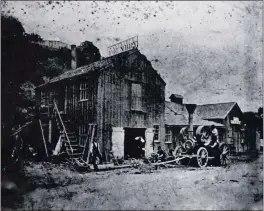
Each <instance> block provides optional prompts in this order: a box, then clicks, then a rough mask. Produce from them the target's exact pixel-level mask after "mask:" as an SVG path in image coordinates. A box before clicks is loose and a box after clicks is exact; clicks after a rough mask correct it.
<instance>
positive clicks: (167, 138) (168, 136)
mask: <svg viewBox="0 0 264 211" xmlns="http://www.w3.org/2000/svg"><path fill="white" fill-rule="evenodd" d="M171 136H172V132H171V130H170V129H169V128H168V127H166V128H165V143H166V142H167V143H171V142H172V137H171Z"/></svg>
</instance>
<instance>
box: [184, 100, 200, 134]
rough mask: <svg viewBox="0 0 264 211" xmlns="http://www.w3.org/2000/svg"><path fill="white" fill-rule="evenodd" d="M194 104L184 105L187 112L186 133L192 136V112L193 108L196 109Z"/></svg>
mask: <svg viewBox="0 0 264 211" xmlns="http://www.w3.org/2000/svg"><path fill="white" fill-rule="evenodd" d="M196 106H197V105H196V104H185V107H186V109H187V111H188V113H189V128H188V133H189V137H191V138H192V137H193V113H194V110H195V109H196Z"/></svg>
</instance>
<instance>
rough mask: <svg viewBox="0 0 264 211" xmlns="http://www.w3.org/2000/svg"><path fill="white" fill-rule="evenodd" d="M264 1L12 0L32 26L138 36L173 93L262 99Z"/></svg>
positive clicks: (12, 9)
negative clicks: (263, 17) (108, 0)
mask: <svg viewBox="0 0 264 211" xmlns="http://www.w3.org/2000/svg"><path fill="white" fill-rule="evenodd" d="M262 6H263V3H262V1H258V2H257V1H255V2H254V1H224V2H223V1H191V2H188V1H142V2H139V1H110V2H106V1H97V2H96V1H95V2H93V1H74V2H73V1H52V2H51V1H50V2H48V1H39V2H38V1H7V2H6V3H5V4H4V6H3V9H2V10H3V12H4V13H5V14H9V15H12V16H14V17H17V18H18V19H19V20H20V21H21V23H22V24H23V26H24V28H25V30H26V31H27V32H28V33H37V34H39V35H40V36H41V37H42V38H43V39H56V40H61V41H63V42H66V43H68V44H76V45H79V44H80V43H81V42H83V41H85V40H88V41H91V42H93V44H94V45H95V46H97V47H98V48H99V49H100V53H101V55H102V56H104V57H106V56H107V47H108V46H110V45H113V44H115V43H117V42H120V41H122V40H125V39H127V38H129V37H133V36H136V35H138V40H139V47H138V48H139V50H140V52H141V53H142V54H144V55H145V56H146V57H147V58H148V60H150V61H151V63H152V66H153V67H154V69H156V70H157V72H158V73H159V74H160V75H161V77H162V78H163V79H164V81H165V82H166V99H167V100H168V98H169V96H170V94H180V95H183V97H184V103H197V104H207V103H219V102H237V103H238V105H239V106H240V108H241V109H242V111H257V109H258V108H259V107H260V106H263V101H262V95H263V92H262V91H263V81H262V50H263V37H262V30H263V29H262V25H263V19H262Z"/></svg>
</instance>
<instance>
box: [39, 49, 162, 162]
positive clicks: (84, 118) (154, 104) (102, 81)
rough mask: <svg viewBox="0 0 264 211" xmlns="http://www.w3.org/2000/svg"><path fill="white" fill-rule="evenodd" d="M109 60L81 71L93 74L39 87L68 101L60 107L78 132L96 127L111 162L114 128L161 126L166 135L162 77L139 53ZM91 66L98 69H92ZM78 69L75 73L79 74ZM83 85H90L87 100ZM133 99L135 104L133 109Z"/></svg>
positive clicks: (104, 156) (133, 51)
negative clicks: (83, 97) (55, 92)
mask: <svg viewBox="0 0 264 211" xmlns="http://www.w3.org/2000/svg"><path fill="white" fill-rule="evenodd" d="M110 59H111V58H110ZM110 59H109V61H110ZM109 61H108V60H107V59H106V60H103V61H101V62H102V63H103V62H105V65H102V66H100V65H99V63H100V61H98V62H97V63H96V65H95V64H91V66H87V68H85V67H83V68H80V71H87V70H88V69H89V68H90V69H91V71H90V72H89V71H87V72H86V73H85V74H80V75H76V76H74V77H71V78H68V79H63V80H61V81H60V80H58V81H57V82H56V83H53V84H49V85H47V86H44V87H41V88H40V89H41V90H44V89H48V91H47V92H50V89H53V90H55V91H57V95H60V96H65V97H64V98H65V101H64V102H62V103H60V105H62V107H63V108H64V109H65V111H66V114H67V116H68V117H69V119H70V120H71V121H72V122H74V123H75V124H76V130H77V131H78V128H81V131H82V133H84V131H87V126H88V124H89V123H95V124H97V127H98V130H97V139H98V141H99V145H100V147H101V152H102V154H103V158H104V160H109V152H110V150H111V148H112V140H111V137H112V128H113V127H122V128H126V127H133V128H153V125H154V124H155V125H156V124H158V125H159V126H160V137H163V136H164V134H163V133H164V130H163V128H164V113H165V85H166V84H165V82H164V81H163V80H162V78H161V77H160V75H159V74H158V73H157V71H156V70H154V69H153V68H152V66H151V63H150V62H149V61H147V59H146V57H145V56H143V55H142V54H140V52H139V51H137V50H132V51H130V52H125V53H123V54H122V55H120V56H116V57H115V56H114V58H113V60H112V62H109ZM92 67H97V68H98V69H93V70H92ZM77 70H78V69H77ZM77 70H74V71H75V72H76V73H77V72H78V71H77ZM82 82H86V83H88V86H87V90H88V95H87V97H86V98H85V99H80V97H81V96H83V95H82V91H81V90H80V86H81V85H80V84H81V83H82ZM133 83H135V84H137V85H138V86H137V85H132V84H133ZM132 86H133V87H134V88H133V90H134V92H133V93H134V95H137V94H138V95H139V96H134V98H133V99H132ZM56 87H61V88H60V89H58V88H56ZM135 87H136V88H135ZM82 89H83V86H82ZM135 90H136V91H135ZM140 90H141V91H142V94H139V93H140ZM50 93H51V92H50ZM135 93H136V94H135ZM132 100H134V101H133V102H134V103H133V105H136V106H135V107H133V109H132V104H131V102H132Z"/></svg>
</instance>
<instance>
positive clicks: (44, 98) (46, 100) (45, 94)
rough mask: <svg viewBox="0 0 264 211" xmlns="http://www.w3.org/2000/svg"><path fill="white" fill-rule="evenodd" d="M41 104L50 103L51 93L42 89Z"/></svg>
mask: <svg viewBox="0 0 264 211" xmlns="http://www.w3.org/2000/svg"><path fill="white" fill-rule="evenodd" d="M41 104H43V105H48V104H49V95H48V92H46V91H41Z"/></svg>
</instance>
